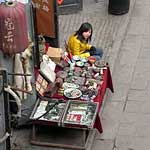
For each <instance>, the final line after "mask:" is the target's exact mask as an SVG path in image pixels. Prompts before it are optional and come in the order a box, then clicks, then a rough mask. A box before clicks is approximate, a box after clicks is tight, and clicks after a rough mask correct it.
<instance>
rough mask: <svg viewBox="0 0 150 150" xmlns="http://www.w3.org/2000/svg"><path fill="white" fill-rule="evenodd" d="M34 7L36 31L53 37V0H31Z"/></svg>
mask: <svg viewBox="0 0 150 150" xmlns="http://www.w3.org/2000/svg"><path fill="white" fill-rule="evenodd" d="M32 1H33V3H34V6H35V8H36V23H37V33H38V34H42V35H44V36H48V37H52V38H54V37H55V27H54V8H53V7H54V3H53V0H32Z"/></svg>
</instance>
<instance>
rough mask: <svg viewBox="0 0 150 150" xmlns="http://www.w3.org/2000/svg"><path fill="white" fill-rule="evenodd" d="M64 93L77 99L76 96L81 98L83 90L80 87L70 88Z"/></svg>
mask: <svg viewBox="0 0 150 150" xmlns="http://www.w3.org/2000/svg"><path fill="white" fill-rule="evenodd" d="M64 95H65V96H66V97H67V98H70V99H75V98H79V97H80V96H81V95H82V92H81V91H80V90H79V89H75V88H69V89H66V90H65V91H64Z"/></svg>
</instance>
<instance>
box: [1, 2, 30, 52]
mask: <svg viewBox="0 0 150 150" xmlns="http://www.w3.org/2000/svg"><path fill="white" fill-rule="evenodd" d="M27 46H28V31H27V22H26V15H25V6H24V4H21V3H19V2H6V3H2V4H1V5H0V50H2V51H3V52H4V53H5V54H15V53H18V52H22V51H24V50H25V49H26V48H27Z"/></svg>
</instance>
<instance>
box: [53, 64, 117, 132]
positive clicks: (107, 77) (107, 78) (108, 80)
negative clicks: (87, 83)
mask: <svg viewBox="0 0 150 150" xmlns="http://www.w3.org/2000/svg"><path fill="white" fill-rule="evenodd" d="M103 72H104V74H103V83H102V85H99V86H98V95H97V96H96V97H95V99H94V102H98V112H97V116H96V120H95V123H94V128H97V130H98V131H99V132H100V133H102V132H103V129H102V125H101V120H100V116H99V112H100V108H101V106H102V103H103V99H104V95H105V93H106V89H107V88H109V89H110V90H111V91H112V92H114V89H113V83H112V77H111V73H110V68H109V66H108V65H107V69H104V70H103ZM53 98H57V99H66V100H67V98H66V97H65V96H60V95H58V94H57V93H55V94H54V95H53Z"/></svg>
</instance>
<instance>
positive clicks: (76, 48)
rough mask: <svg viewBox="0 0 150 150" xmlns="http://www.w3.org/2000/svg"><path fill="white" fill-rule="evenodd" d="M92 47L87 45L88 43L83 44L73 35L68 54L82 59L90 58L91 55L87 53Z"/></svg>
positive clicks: (70, 39) (69, 42)
mask: <svg viewBox="0 0 150 150" xmlns="http://www.w3.org/2000/svg"><path fill="white" fill-rule="evenodd" d="M91 47H92V45H89V44H87V42H86V41H83V42H81V41H80V40H79V39H77V36H76V35H74V34H73V35H71V36H70V38H69V41H68V52H70V53H72V55H78V56H80V57H89V56H90V53H89V52H85V51H86V50H89V49H90V48H91Z"/></svg>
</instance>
